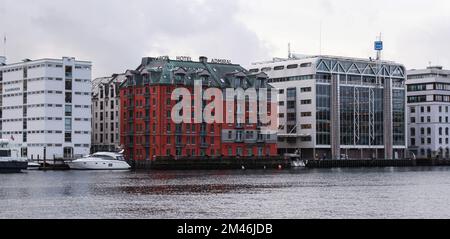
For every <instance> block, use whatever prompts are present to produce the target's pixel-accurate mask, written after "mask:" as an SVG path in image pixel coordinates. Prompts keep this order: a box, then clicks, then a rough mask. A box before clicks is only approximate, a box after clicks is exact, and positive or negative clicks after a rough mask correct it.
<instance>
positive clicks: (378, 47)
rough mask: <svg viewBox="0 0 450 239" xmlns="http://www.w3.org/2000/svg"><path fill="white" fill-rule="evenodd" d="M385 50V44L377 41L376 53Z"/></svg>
mask: <svg viewBox="0 0 450 239" xmlns="http://www.w3.org/2000/svg"><path fill="white" fill-rule="evenodd" d="M381 50H383V42H382V41H376V42H375V51H381Z"/></svg>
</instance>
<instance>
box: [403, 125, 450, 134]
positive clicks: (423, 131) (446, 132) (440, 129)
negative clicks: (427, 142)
mask: <svg viewBox="0 0 450 239" xmlns="http://www.w3.org/2000/svg"><path fill="white" fill-rule="evenodd" d="M449 131H450V129H449V128H448V127H447V128H445V135H447V136H448V135H450V134H449V133H450V132H449ZM438 132H439V135H440V136H442V135H444V128H443V127H439V131H438ZM409 133H410V136H416V129H415V128H411V129H410V132H409ZM431 133H432V130H431V128H430V127H428V128H426V135H431ZM420 134H421V135H425V128H420Z"/></svg>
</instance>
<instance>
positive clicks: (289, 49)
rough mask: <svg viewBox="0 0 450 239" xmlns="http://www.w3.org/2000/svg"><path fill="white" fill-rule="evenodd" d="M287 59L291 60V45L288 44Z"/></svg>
mask: <svg viewBox="0 0 450 239" xmlns="http://www.w3.org/2000/svg"><path fill="white" fill-rule="evenodd" d="M288 58H289V59H291V58H292V52H291V43H290V42H289V43H288Z"/></svg>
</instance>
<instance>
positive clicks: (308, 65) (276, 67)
mask: <svg viewBox="0 0 450 239" xmlns="http://www.w3.org/2000/svg"><path fill="white" fill-rule="evenodd" d="M311 66H312V63H311V62H307V63H302V64H300V65H299V64H291V65H287V66H275V67H273V70H274V71H281V70H284V69H297V68H299V67H300V68H305V67H311ZM271 70H272V67H264V68H261V70H260V69H258V68H255V69H250V70H249V71H250V72H252V73H257V72H259V71H262V72H268V71H271Z"/></svg>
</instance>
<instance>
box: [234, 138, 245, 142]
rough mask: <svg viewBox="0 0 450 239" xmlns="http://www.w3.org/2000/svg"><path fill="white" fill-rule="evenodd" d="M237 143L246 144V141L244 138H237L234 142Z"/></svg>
mask: <svg viewBox="0 0 450 239" xmlns="http://www.w3.org/2000/svg"><path fill="white" fill-rule="evenodd" d="M234 142H235V143H244V139H243V138H236V139H235V140H234Z"/></svg>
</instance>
